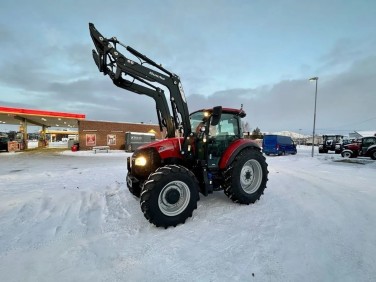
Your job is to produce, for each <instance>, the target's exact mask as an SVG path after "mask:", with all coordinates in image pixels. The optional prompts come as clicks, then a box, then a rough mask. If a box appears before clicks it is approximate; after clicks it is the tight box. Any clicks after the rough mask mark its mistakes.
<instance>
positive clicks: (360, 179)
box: [0, 147, 376, 281]
mask: <svg viewBox="0 0 376 282" xmlns="http://www.w3.org/2000/svg"><path fill="white" fill-rule="evenodd" d="M128 155H129V154H127V153H124V152H120V151H117V152H111V153H98V154H93V153H92V152H81V151H80V152H70V151H64V152H62V153H52V152H49V151H48V150H45V151H42V152H40V151H39V152H30V153H0V277H1V278H0V280H1V281H375V277H376V268H375V265H376V204H375V203H376V185H375V183H376V173H375V171H376V162H375V161H372V160H370V159H363V160H360V159H357V160H354V161H353V162H338V160H342V158H341V157H340V156H338V155H335V154H325V155H318V154H316V155H315V156H314V157H313V158H312V157H311V156H310V148H309V147H301V148H299V150H298V154H297V155H295V156H284V157H267V162H268V164H269V171H270V173H269V182H268V187H267V189H266V190H265V194H264V195H263V197H262V198H261V200H260V201H258V202H257V203H256V204H254V205H249V206H243V205H238V204H235V203H233V202H231V201H230V200H229V199H227V197H226V196H225V195H224V194H223V192H215V193H214V194H212V195H209V196H208V197H204V196H202V195H201V196H200V198H201V199H200V201H199V203H198V209H197V210H196V211H195V212H194V214H193V217H192V218H189V219H188V220H187V222H186V223H185V224H184V225H179V226H177V227H176V228H168V229H163V228H156V227H155V226H153V225H151V224H150V223H149V222H148V221H147V220H146V219H145V218H144V216H143V214H142V212H141V210H140V205H139V201H138V199H136V198H134V197H133V196H132V195H131V194H130V193H129V192H128V190H127V187H126V183H125V176H126V156H128Z"/></svg>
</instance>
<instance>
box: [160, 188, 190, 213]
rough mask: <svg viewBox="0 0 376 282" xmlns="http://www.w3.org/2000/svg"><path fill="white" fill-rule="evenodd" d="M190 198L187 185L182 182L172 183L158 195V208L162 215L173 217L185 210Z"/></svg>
mask: <svg viewBox="0 0 376 282" xmlns="http://www.w3.org/2000/svg"><path fill="white" fill-rule="evenodd" d="M190 197H191V192H190V190H189V187H188V185H187V184H185V183H184V182H182V181H172V182H170V183H168V184H167V185H166V186H165V187H163V189H162V191H161V192H160V193H159V197H158V206H159V209H160V210H161V212H162V213H163V214H165V215H167V216H175V215H178V214H180V213H182V212H183V211H184V210H185V209H186V207H187V206H188V204H189V199H190Z"/></svg>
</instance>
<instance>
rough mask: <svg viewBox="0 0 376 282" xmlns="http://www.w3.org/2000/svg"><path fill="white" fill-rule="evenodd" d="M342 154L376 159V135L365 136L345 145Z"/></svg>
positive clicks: (349, 156) (347, 156)
mask: <svg viewBox="0 0 376 282" xmlns="http://www.w3.org/2000/svg"><path fill="white" fill-rule="evenodd" d="M341 155H342V157H344V158H357V157H370V158H371V159H373V160H376V136H369V137H363V138H361V139H359V140H358V141H356V142H354V143H351V144H348V145H345V146H344V150H343V151H342V152H341Z"/></svg>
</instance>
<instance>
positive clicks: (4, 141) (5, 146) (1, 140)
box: [0, 136, 9, 152]
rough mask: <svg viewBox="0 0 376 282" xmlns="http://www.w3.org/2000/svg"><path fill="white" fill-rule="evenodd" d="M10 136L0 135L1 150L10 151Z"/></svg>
mask: <svg viewBox="0 0 376 282" xmlns="http://www.w3.org/2000/svg"><path fill="white" fill-rule="evenodd" d="M8 142H9V138H8V137H7V136H0V151H7V152H8Z"/></svg>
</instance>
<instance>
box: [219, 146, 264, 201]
mask: <svg viewBox="0 0 376 282" xmlns="http://www.w3.org/2000/svg"><path fill="white" fill-rule="evenodd" d="M268 173H269V172H268V165H267V163H266V161H265V157H264V156H263V155H262V153H261V152H260V151H258V150H256V149H246V150H243V151H241V152H240V153H239V155H238V156H236V158H235V159H234V161H233V162H232V163H231V164H230V166H229V168H228V169H227V170H226V172H225V183H224V192H225V194H226V196H227V197H229V198H230V199H231V200H232V201H234V202H236V203H240V204H247V205H248V204H252V203H254V202H256V201H257V200H258V199H260V197H261V195H262V194H263V193H264V190H265V188H266V182H267V181H268Z"/></svg>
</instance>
